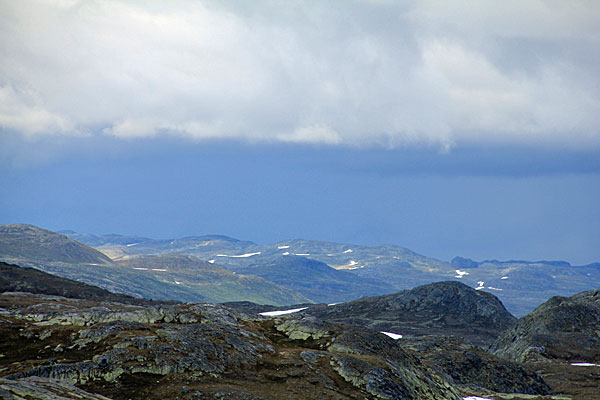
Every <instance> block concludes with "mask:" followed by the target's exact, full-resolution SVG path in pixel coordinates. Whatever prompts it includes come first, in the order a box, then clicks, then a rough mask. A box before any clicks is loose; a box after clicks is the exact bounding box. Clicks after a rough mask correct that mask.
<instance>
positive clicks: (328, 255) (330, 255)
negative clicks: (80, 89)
mask: <svg viewBox="0 0 600 400" xmlns="http://www.w3.org/2000/svg"><path fill="white" fill-rule="evenodd" d="M333 256H335V254H331V253H330V254H327V257H333Z"/></svg>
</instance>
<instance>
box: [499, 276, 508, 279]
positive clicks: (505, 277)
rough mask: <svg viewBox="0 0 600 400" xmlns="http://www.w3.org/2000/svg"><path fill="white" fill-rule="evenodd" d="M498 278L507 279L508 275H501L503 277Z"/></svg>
mask: <svg viewBox="0 0 600 400" xmlns="http://www.w3.org/2000/svg"><path fill="white" fill-rule="evenodd" d="M500 279H508V276H503V277H502V278H500Z"/></svg>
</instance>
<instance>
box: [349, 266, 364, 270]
mask: <svg viewBox="0 0 600 400" xmlns="http://www.w3.org/2000/svg"><path fill="white" fill-rule="evenodd" d="M364 267H365V266H364V265H359V266H358V267H352V268H347V270H348V271H352V270H355V269H361V268H364Z"/></svg>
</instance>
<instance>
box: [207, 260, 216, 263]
mask: <svg viewBox="0 0 600 400" xmlns="http://www.w3.org/2000/svg"><path fill="white" fill-rule="evenodd" d="M215 261H217V260H208V262H209V263H210V264H214V263H215Z"/></svg>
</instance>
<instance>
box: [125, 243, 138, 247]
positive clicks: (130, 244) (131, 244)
mask: <svg viewBox="0 0 600 400" xmlns="http://www.w3.org/2000/svg"><path fill="white" fill-rule="evenodd" d="M138 244H139V243H129V244H126V245H125V246H127V247H131V246H136V245H138Z"/></svg>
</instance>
